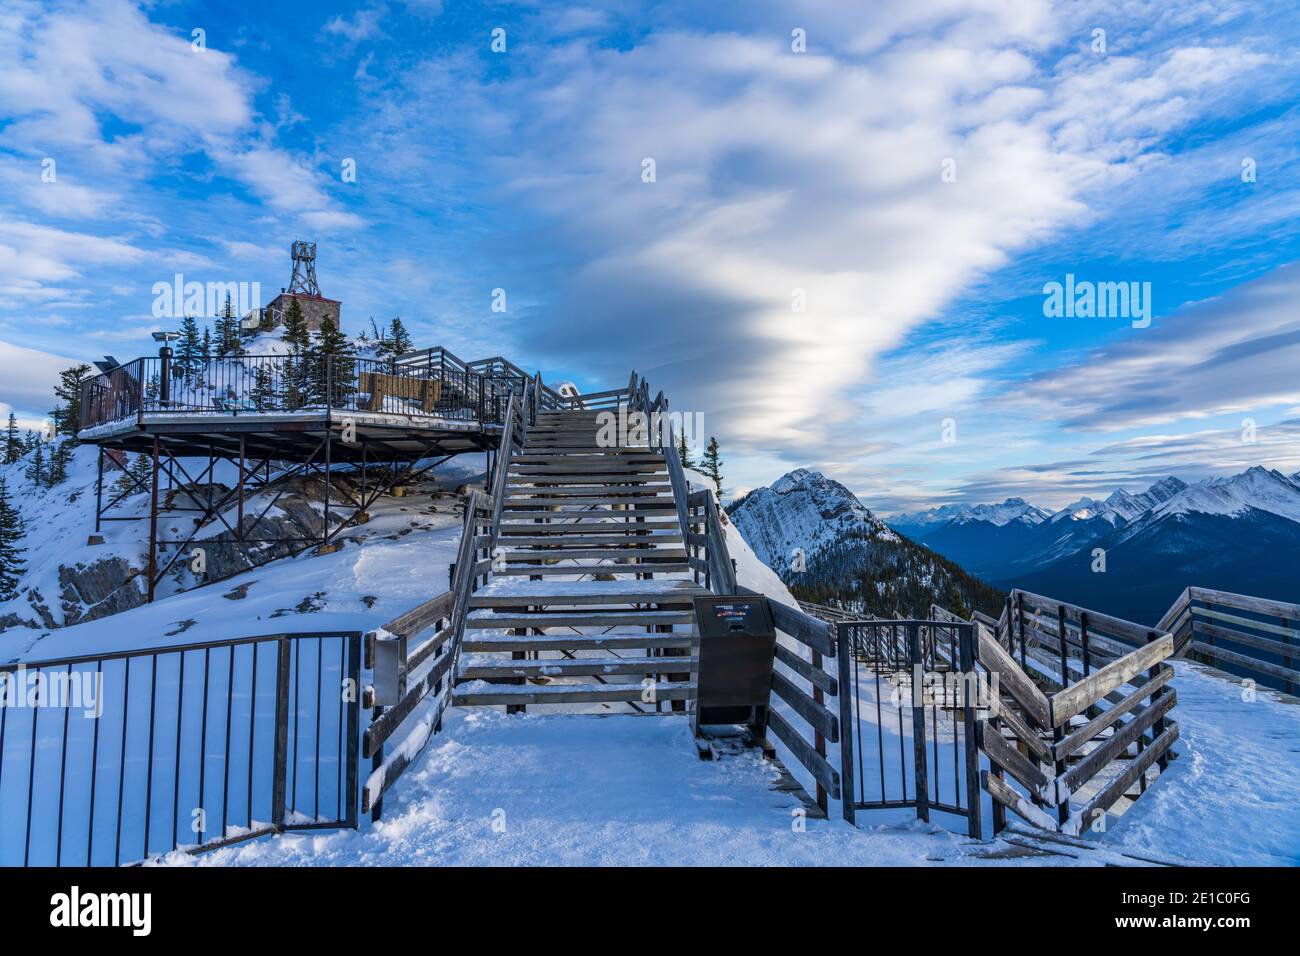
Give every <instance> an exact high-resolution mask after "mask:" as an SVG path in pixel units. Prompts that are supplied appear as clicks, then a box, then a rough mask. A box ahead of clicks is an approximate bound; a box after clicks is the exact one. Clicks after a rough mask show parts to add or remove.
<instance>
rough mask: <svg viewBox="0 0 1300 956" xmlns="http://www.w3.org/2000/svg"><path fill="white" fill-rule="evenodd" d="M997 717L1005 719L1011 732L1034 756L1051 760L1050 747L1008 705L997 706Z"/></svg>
mask: <svg viewBox="0 0 1300 956" xmlns="http://www.w3.org/2000/svg"><path fill="white" fill-rule="evenodd" d="M998 717H999V718H1000V719H1001V720H1004V721H1006V724H1007V726H1008V727H1010V728H1011V732H1012V733H1014V734H1015V735H1016V738H1017V739H1018V740H1020V741H1021V742H1022V743H1023V744H1024V745H1025V746H1026V747H1028V748H1029V749H1030V750H1032V751H1033V752H1034V756H1035V757H1037V758H1038V759H1039V760H1043V761H1046V762H1048V763H1051V762H1052V748H1051V747H1050V746H1048V744H1047V742H1046V741H1044V740H1043V739H1042V738H1041V737H1039V736H1038V734H1037V733H1035V732H1034V729H1033V728H1032V727H1030V726H1029V725H1028V724H1027V723H1025V722H1024V721H1023V720H1022V719H1021V718H1020V715H1019V714H1017V713H1016V712H1015V711H1014V710H1012V709H1011V708H1010V707H1005V706H1000V707H999V708H998Z"/></svg>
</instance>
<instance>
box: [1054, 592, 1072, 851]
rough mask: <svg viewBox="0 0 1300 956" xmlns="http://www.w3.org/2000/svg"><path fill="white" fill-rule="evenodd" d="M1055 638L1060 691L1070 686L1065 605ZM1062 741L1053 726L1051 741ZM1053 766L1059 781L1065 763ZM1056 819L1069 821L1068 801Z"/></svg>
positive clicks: (1060, 607) (1060, 730)
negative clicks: (1059, 660)
mask: <svg viewBox="0 0 1300 956" xmlns="http://www.w3.org/2000/svg"><path fill="white" fill-rule="evenodd" d="M1056 636H1057V637H1058V638H1060V641H1061V689H1062V690H1064V689H1065V688H1067V687H1069V686H1070V667H1069V664H1068V660H1069V656H1070V654H1069V652H1070V645H1069V644H1068V643H1067V642H1066V639H1065V605H1064V604H1058V605H1056ZM1064 739H1065V728H1064V727H1063V726H1061V725H1060V724H1055V725H1054V726H1053V727H1052V741H1053V742H1054V743H1060V742H1061V741H1062V740H1064ZM1053 766H1054V771H1055V775H1056V777H1057V778H1058V779H1059V778H1060V776H1061V775H1062V774H1063V773H1065V761H1064V760H1057V761H1055V763H1054V765H1053ZM1056 819H1057V821H1059V822H1060V823H1061V825H1062V826H1064V825H1065V824H1066V823H1067V822H1068V821H1069V819H1070V801H1069V800H1062V801H1061V803H1060V804H1059V805H1058V806H1057V808H1056Z"/></svg>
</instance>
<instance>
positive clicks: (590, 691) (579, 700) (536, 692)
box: [451, 682, 695, 707]
mask: <svg viewBox="0 0 1300 956" xmlns="http://www.w3.org/2000/svg"><path fill="white" fill-rule="evenodd" d="M643 693H644V688H643V687H642V686H641V685H640V684H545V685H542V686H537V685H534V684H519V685H515V686H510V687H502V686H499V685H494V684H488V683H486V682H475V683H472V684H462V685H461V686H460V687H458V688H456V689H455V690H454V691H453V692H452V695H451V702H452V703H453V704H454V705H456V706H458V707H485V706H490V705H494V704H495V705H499V704H601V703H617V702H630V703H639V702H641V699H642V697H641V695H642V694H643ZM654 696H655V700H693V699H694V697H695V687H694V685H692V684H677V683H661V684H657V685H656V686H655V695H654Z"/></svg>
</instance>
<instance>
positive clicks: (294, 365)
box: [281, 298, 315, 411]
mask: <svg viewBox="0 0 1300 956" xmlns="http://www.w3.org/2000/svg"><path fill="white" fill-rule="evenodd" d="M281 337H282V338H283V339H284V341H286V342H288V343H289V346H290V348H291V349H292V355H291V356H290V357H289V358H288V359H286V360H285V365H284V383H285V387H284V405H285V409H286V410H288V411H295V410H296V409H299V408H302V407H303V406H304V405H306V404H307V403H308V402H309V401H310V400H311V391H312V376H313V372H312V370H313V366H314V364H315V363H314V362H313V361H312V356H311V350H312V349H311V332H310V330H309V329H308V328H307V317H306V316H305V315H303V312H302V305H301V304H300V303H299V302H298V300H297V299H296V298H292V299H290V300H289V308H288V309H286V310H285V313H284V333H283V334H282V336H281Z"/></svg>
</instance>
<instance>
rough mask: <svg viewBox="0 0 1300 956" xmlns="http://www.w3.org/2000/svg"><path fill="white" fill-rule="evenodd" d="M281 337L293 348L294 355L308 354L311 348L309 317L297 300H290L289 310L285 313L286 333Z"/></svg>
mask: <svg viewBox="0 0 1300 956" xmlns="http://www.w3.org/2000/svg"><path fill="white" fill-rule="evenodd" d="M280 337H281V338H282V339H284V341H286V342H288V343H289V345H290V346H291V347H292V348H293V354H294V355H303V354H306V352H307V350H308V349H309V348H310V347H311V330H310V329H309V328H308V327H307V316H305V315H303V311H302V304H301V303H300V302H299V301H298V300H297V298H291V299H290V300H289V308H288V309H286V310H285V313H284V332H282V333H281V335H280Z"/></svg>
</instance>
